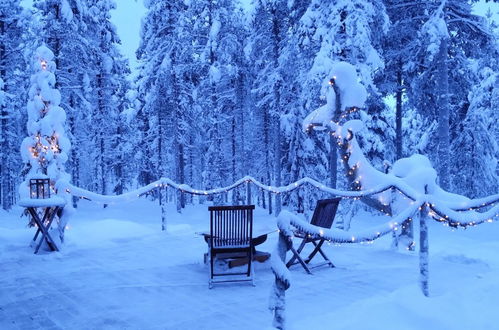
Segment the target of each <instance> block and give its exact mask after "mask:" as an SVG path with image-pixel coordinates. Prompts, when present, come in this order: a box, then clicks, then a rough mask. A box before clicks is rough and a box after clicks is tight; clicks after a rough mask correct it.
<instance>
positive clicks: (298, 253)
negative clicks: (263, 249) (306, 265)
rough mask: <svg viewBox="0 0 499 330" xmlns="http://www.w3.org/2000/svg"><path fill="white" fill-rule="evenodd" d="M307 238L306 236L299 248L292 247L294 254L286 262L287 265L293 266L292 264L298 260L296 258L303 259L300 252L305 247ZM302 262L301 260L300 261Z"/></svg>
mask: <svg viewBox="0 0 499 330" xmlns="http://www.w3.org/2000/svg"><path fill="white" fill-rule="evenodd" d="M306 243H307V242H306V238H304V239H303V240H302V241H301V244H300V246H299V247H298V250H295V249H294V248H291V251H293V256H292V257H291V259H289V261H288V262H287V263H286V267H288V268H289V267H291V266H292V265H294V264H295V263H296V262H295V260H296V259H301V258H300V252H301V250H303V247H304V246H305V244H306ZM300 263H301V262H300Z"/></svg>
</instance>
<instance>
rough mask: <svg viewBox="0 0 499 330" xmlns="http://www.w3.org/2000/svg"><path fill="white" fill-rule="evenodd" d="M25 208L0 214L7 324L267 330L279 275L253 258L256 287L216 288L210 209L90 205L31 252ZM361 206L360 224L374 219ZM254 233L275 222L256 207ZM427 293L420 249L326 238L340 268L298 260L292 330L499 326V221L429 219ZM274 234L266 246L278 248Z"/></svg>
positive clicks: (0, 298) (3, 320)
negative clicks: (55, 246)
mask: <svg viewBox="0 0 499 330" xmlns="http://www.w3.org/2000/svg"><path fill="white" fill-rule="evenodd" d="M19 213H20V209H17V210H14V211H12V212H10V213H5V212H3V213H0V329H264V328H270V327H271V323H272V316H271V314H270V313H269V311H268V309H267V306H268V298H269V294H270V290H271V286H272V283H273V280H274V277H273V275H272V273H271V270H270V266H269V263H268V262H267V263H263V264H259V263H256V264H255V265H256V287H252V286H250V285H247V284H237V285H218V286H215V288H214V289H212V290H209V289H208V285H207V274H208V270H207V268H206V266H205V265H204V264H203V258H202V255H203V253H204V252H205V250H206V244H205V243H204V241H203V239H202V237H200V236H199V235H197V234H196V232H200V231H203V230H206V229H207V226H208V212H207V210H206V206H196V207H190V208H188V209H187V210H186V211H185V212H184V214H182V215H179V214H177V213H175V212H174V211H173V208H171V209H169V213H168V214H169V219H168V221H169V231H168V233H164V232H161V230H160V220H159V210H158V208H157V206H156V204H154V203H151V202H149V201H147V200H140V201H137V202H135V203H132V204H127V205H125V206H124V207H118V206H110V207H108V208H106V209H102V208H101V207H98V206H96V205H93V204H91V203H89V202H84V203H82V206H81V207H80V208H79V209H78V212H77V214H76V215H75V217H74V219H73V221H72V223H71V224H70V225H71V228H70V229H69V230H68V232H67V238H66V240H67V242H66V244H65V246H64V248H63V250H62V252H60V253H50V254H41V255H34V254H33V252H32V249H31V248H30V247H29V246H28V244H29V241H30V240H31V237H32V234H33V229H27V228H26V227H25V223H26V218H22V220H19V218H18V215H19ZM385 220H386V219H374V220H373V219H369V215H368V214H364V215H363V217H362V216H361V219H359V220H354V226H357V227H359V226H362V225H367V224H368V223H369V222H371V224H372V222H373V221H385ZM255 222H256V230H259V231H261V232H267V231H271V230H273V229H275V218H274V217H272V216H268V215H266V214H265V211H264V210H261V209H257V212H256V216H255ZM430 230H431V231H430V256H431V258H430V272H431V273H430V292H431V295H432V296H431V297H430V298H424V297H423V296H422V294H421V293H420V291H419V289H418V287H417V280H418V257H417V254H413V253H408V252H407V253H406V252H397V251H392V250H390V249H389V245H390V239H389V238H384V239H382V240H380V241H378V242H376V243H375V244H372V245H349V246H347V245H342V246H332V245H331V246H327V247H326V250H327V251H328V254H329V255H330V257H331V258H332V260H333V262H334V263H335V264H336V266H337V268H334V269H329V268H320V269H316V270H315V271H314V275H307V274H306V273H305V272H304V271H303V270H302V269H301V268H300V267H299V266H295V267H294V268H292V276H293V278H292V280H293V282H292V286H291V288H290V289H289V290H288V291H287V293H286V295H287V296H286V298H287V309H288V310H287V315H288V325H289V327H290V328H292V329H350V328H352V327H362V328H366V329H421V328H423V327H424V328H429V329H433V328H435V329H437V328H438V329H492V328H494V327H495V326H496V325H497V324H499V315H497V314H495V313H494V311H495V307H494V305H495V303H496V302H497V295H498V294H499V281H497V278H499V277H498V275H499V256H498V254H497V253H495V252H494V251H497V250H498V248H499V240H498V239H497V238H496V237H499V236H498V234H499V226H498V225H497V224H485V225H482V226H480V227H479V228H472V229H470V230H467V231H462V230H461V231H459V232H455V233H453V232H450V230H449V229H448V228H444V227H442V226H440V225H438V224H432V225H431V226H430ZM276 240H277V235H276V234H271V235H269V239H268V241H267V242H265V243H264V244H263V245H261V246H259V249H261V250H265V251H269V252H270V251H272V250H273V248H274V245H275V242H276Z"/></svg>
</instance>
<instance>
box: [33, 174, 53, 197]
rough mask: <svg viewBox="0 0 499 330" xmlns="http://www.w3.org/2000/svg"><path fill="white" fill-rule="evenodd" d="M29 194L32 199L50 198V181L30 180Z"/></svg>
mask: <svg viewBox="0 0 499 330" xmlns="http://www.w3.org/2000/svg"><path fill="white" fill-rule="evenodd" d="M29 193H30V197H31V198H34V199H46V198H50V179H48V178H47V179H30V180H29Z"/></svg>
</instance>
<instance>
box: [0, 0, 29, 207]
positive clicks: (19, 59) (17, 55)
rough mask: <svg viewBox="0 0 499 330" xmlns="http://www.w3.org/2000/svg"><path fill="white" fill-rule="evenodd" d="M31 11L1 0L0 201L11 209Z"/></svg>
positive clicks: (18, 165) (26, 78) (22, 118)
mask: <svg viewBox="0 0 499 330" xmlns="http://www.w3.org/2000/svg"><path fill="white" fill-rule="evenodd" d="M30 21H31V13H30V12H28V11H25V12H23V11H22V10H21V6H20V1H19V0H10V1H2V2H0V148H1V149H2V150H3V152H1V153H0V204H1V206H2V208H3V209H5V210H8V209H10V208H11V207H12V205H14V203H15V201H16V199H17V187H18V186H19V183H20V181H19V173H20V170H21V166H22V162H21V158H20V155H19V153H16V152H11V151H12V150H17V148H18V146H19V145H20V144H21V141H22V136H23V135H24V133H23V132H24V128H25V125H24V123H25V122H26V118H25V111H24V109H25V106H26V95H27V89H28V82H29V73H28V70H27V67H28V63H27V61H26V60H25V56H24V54H25V52H29V50H28V48H29V47H30V43H29V42H26V40H32V39H34V38H33V36H32V35H31V32H32V29H31V26H29V22H30Z"/></svg>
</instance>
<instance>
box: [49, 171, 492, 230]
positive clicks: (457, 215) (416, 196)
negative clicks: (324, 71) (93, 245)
mask: <svg viewBox="0 0 499 330" xmlns="http://www.w3.org/2000/svg"><path fill="white" fill-rule="evenodd" d="M387 181H388V182H386V183H383V184H380V185H378V186H376V187H373V188H371V189H367V190H359V191H345V190H339V189H333V188H330V187H327V186H325V185H324V184H322V183H320V182H318V181H316V180H314V179H311V178H303V179H300V180H298V181H296V182H294V183H291V184H288V185H286V186H281V187H275V186H269V185H265V184H263V183H261V182H260V181H258V180H256V179H255V178H253V177H251V176H245V177H243V178H241V179H239V180H237V181H236V182H234V183H233V184H231V185H228V186H225V187H220V188H215V189H210V190H203V189H195V188H192V187H191V186H189V185H187V184H179V183H176V182H174V181H173V180H171V179H168V178H161V179H159V180H157V181H154V182H152V183H150V184H148V185H146V186H144V187H141V188H138V189H136V190H133V191H130V192H127V193H124V194H121V195H115V196H109V195H101V194H97V193H94V192H91V191H88V190H85V189H82V188H79V187H76V186H73V185H71V184H65V185H60V186H58V187H57V188H58V189H65V190H66V191H67V192H69V193H70V194H72V195H73V196H77V197H80V198H85V199H89V200H92V201H95V202H100V203H105V204H112V203H119V202H128V201H132V200H135V199H137V198H139V197H140V196H143V195H145V194H147V193H149V192H151V191H152V190H154V189H158V188H167V187H171V188H174V189H177V190H180V191H181V192H184V193H189V194H194V195H202V196H203V195H204V196H208V195H214V194H221V193H226V192H228V191H230V190H233V189H235V188H238V187H239V186H241V185H243V184H249V183H252V184H254V185H255V186H257V187H258V188H260V189H262V190H266V191H269V192H272V193H275V194H281V193H288V192H291V191H293V190H295V189H298V188H300V187H301V186H303V185H305V184H309V185H311V186H313V187H315V188H317V189H319V190H321V191H323V192H325V193H329V194H331V195H333V196H337V197H342V198H354V199H358V198H363V197H369V196H373V195H377V194H379V193H382V192H385V191H387V190H390V189H394V190H395V191H398V192H399V193H401V194H402V195H404V196H405V197H406V198H408V199H410V200H411V202H410V205H415V204H417V203H416V201H417V200H422V201H424V203H426V204H428V205H429V210H430V216H431V218H432V219H434V220H436V221H438V222H444V223H448V225H449V226H451V227H457V226H461V227H467V226H475V225H478V224H480V223H483V222H491V221H493V219H494V218H495V217H497V216H499V204H498V205H496V203H497V202H498V199H499V195H493V196H489V197H485V198H480V199H475V200H469V201H467V202H466V203H463V202H459V203H455V204H450V203H449V201H445V202H443V201H440V200H438V199H437V198H436V197H435V196H433V195H424V194H421V193H419V192H417V191H415V190H414V189H413V188H412V187H410V186H408V185H407V184H406V183H405V182H403V181H402V180H397V178H393V179H391V180H387ZM422 206H424V205H422ZM485 206H492V208H491V209H489V210H487V211H486V212H483V213H479V212H475V211H474V210H476V209H479V208H482V207H485ZM409 209H410V208H409ZM431 212H434V214H431Z"/></svg>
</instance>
